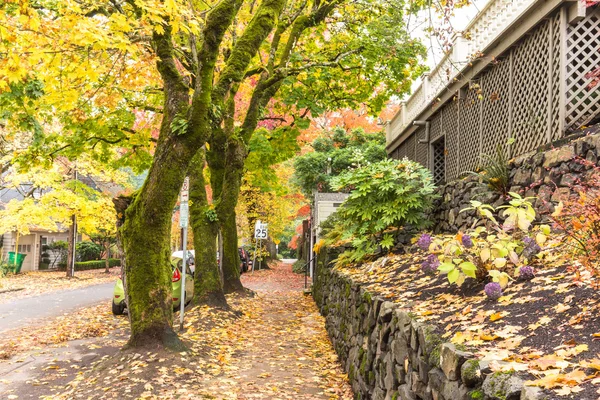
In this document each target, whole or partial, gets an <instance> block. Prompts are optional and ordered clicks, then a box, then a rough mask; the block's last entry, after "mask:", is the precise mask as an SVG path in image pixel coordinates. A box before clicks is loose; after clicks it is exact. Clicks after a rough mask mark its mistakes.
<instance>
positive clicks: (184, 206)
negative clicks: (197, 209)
mask: <svg viewBox="0 0 600 400" xmlns="http://www.w3.org/2000/svg"><path fill="white" fill-rule="evenodd" d="M189 220H190V209H189V206H188V202H187V201H186V202H185V203H181V204H180V205H179V226H180V227H181V228H187V226H188V224H189Z"/></svg>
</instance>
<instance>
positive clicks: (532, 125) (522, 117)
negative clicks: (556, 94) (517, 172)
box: [512, 21, 550, 154]
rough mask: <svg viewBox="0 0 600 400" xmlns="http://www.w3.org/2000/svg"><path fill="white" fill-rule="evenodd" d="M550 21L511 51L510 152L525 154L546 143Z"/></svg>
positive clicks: (541, 25)
mask: <svg viewBox="0 0 600 400" xmlns="http://www.w3.org/2000/svg"><path fill="white" fill-rule="evenodd" d="M549 34H550V22H548V21H544V22H542V23H541V24H540V25H539V26H538V27H537V28H536V29H535V30H534V31H533V32H532V33H531V35H529V36H527V37H526V38H525V39H524V40H522V41H521V42H520V43H519V44H518V45H517V46H516V47H515V48H514V50H513V53H512V57H513V60H512V62H513V65H514V68H513V85H512V87H513V99H514V100H513V101H514V103H513V108H512V131H513V137H514V138H515V139H516V141H515V144H514V148H513V153H514V154H524V153H526V152H528V151H530V150H533V149H535V148H536V147H538V146H541V145H543V144H544V143H547V141H548V106H549V104H548V102H549V96H548V93H549V88H548V85H549V84H550V80H549V78H548V77H549V73H550V60H549V54H550V52H549V49H548V44H549Z"/></svg>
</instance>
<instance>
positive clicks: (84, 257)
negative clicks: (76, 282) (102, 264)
mask: <svg viewBox="0 0 600 400" xmlns="http://www.w3.org/2000/svg"><path fill="white" fill-rule="evenodd" d="M75 251H76V258H77V260H78V261H92V260H99V259H100V256H101V254H102V246H100V245H98V244H96V243H94V242H79V243H77V245H76V246H75Z"/></svg>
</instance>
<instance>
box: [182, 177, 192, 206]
mask: <svg viewBox="0 0 600 400" xmlns="http://www.w3.org/2000/svg"><path fill="white" fill-rule="evenodd" d="M189 199H190V178H189V177H187V176H186V177H185V179H184V180H183V186H182V187H181V202H182V203H183V202H188V201H189Z"/></svg>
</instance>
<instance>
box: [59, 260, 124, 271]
mask: <svg viewBox="0 0 600 400" xmlns="http://www.w3.org/2000/svg"><path fill="white" fill-rule="evenodd" d="M108 265H109V266H110V267H119V266H120V265H121V260H120V259H118V258H111V259H110V260H108ZM105 267H106V260H93V261H81V262H76V263H75V271H87V270H90V269H103V268H105ZM59 268H60V269H63V270H64V269H66V268H67V266H66V265H65V264H59Z"/></svg>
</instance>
